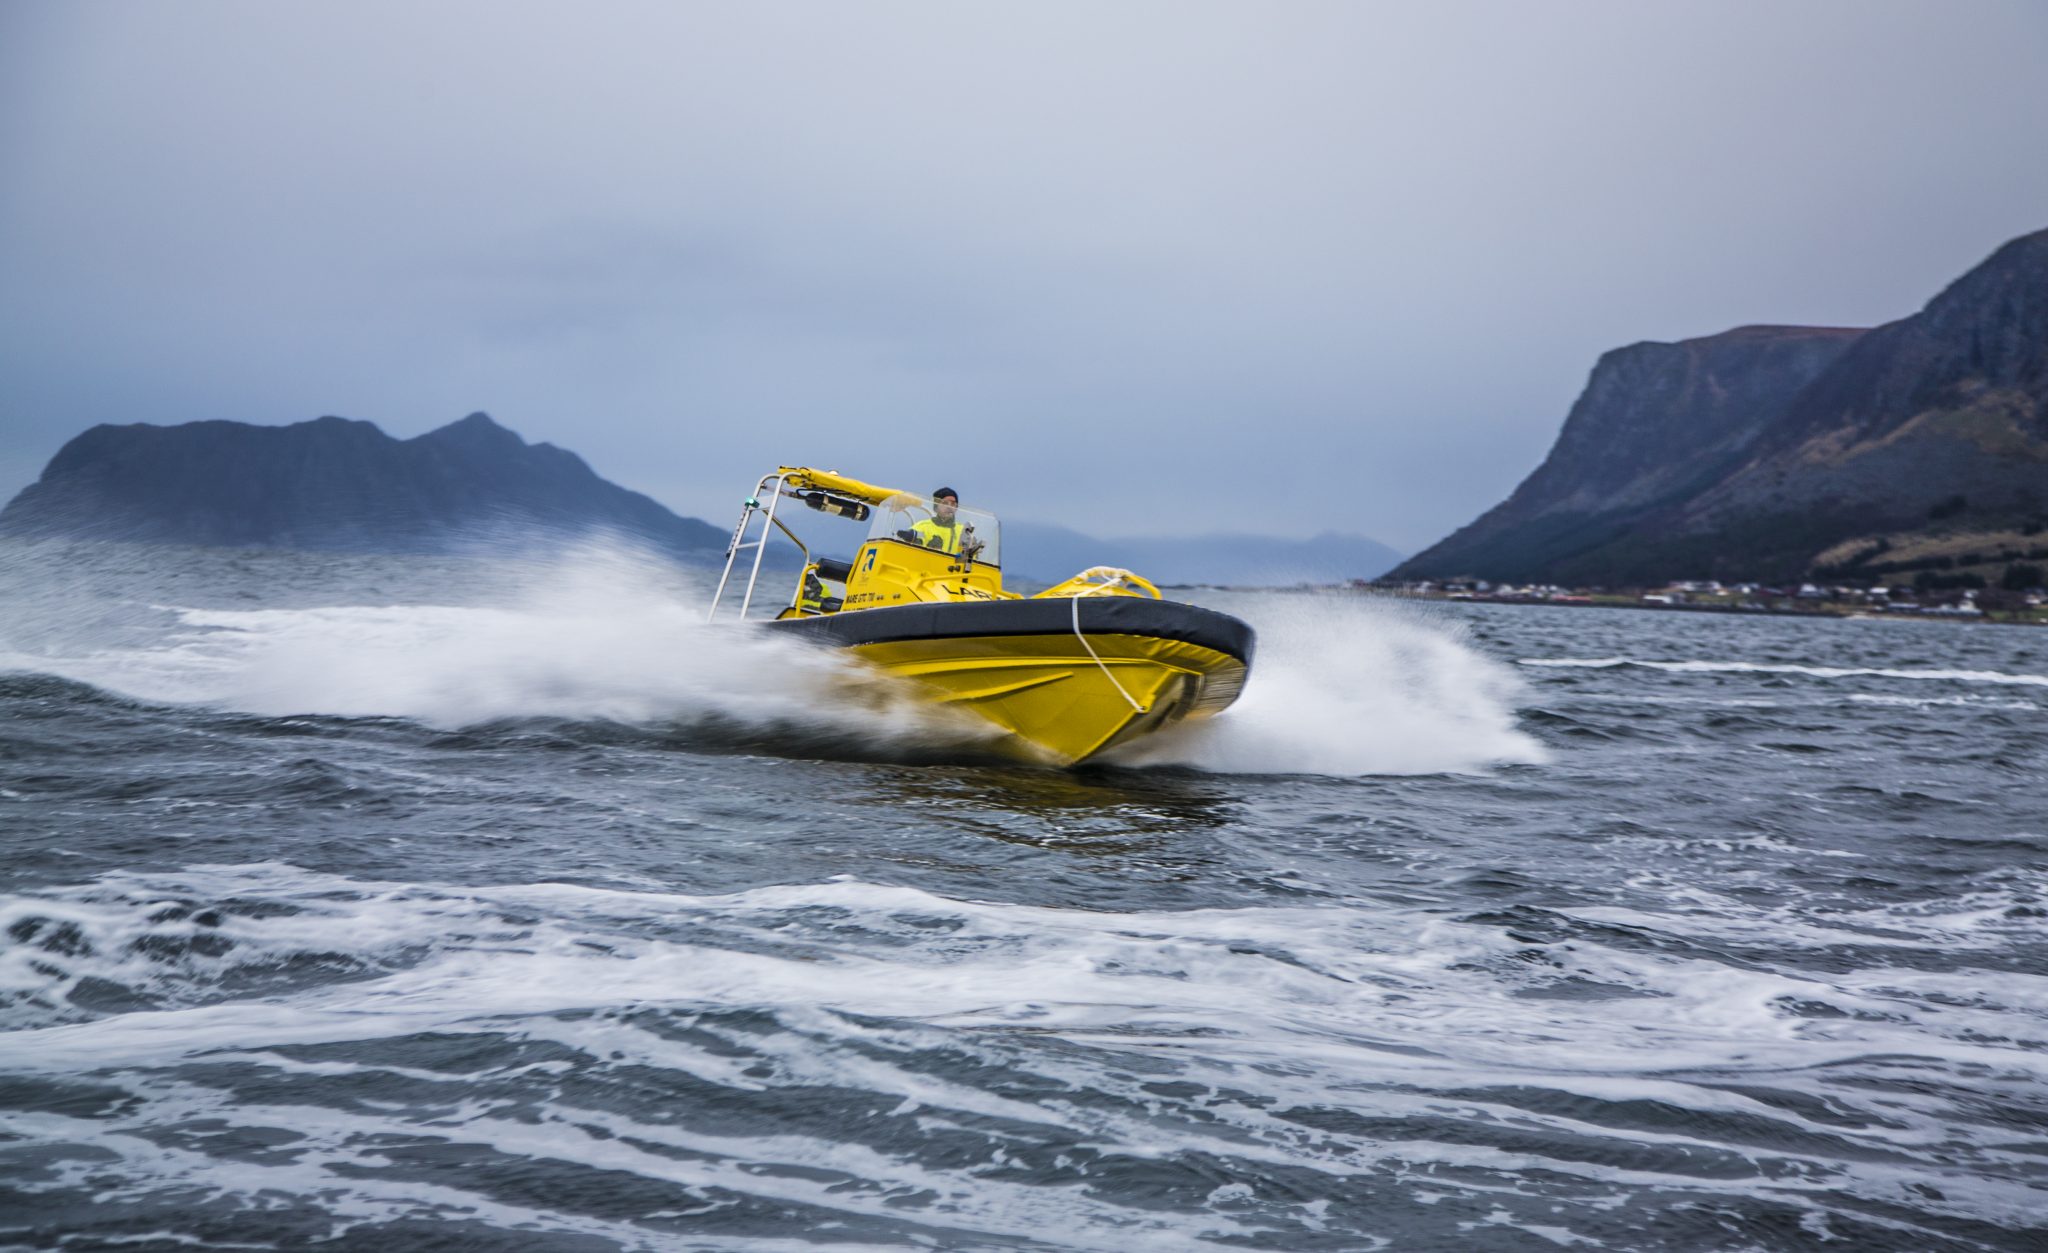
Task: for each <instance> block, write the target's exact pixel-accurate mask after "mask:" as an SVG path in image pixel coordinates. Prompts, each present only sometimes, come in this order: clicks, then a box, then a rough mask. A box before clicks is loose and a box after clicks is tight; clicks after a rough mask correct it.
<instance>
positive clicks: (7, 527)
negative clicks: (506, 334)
mask: <svg viewBox="0 0 2048 1253" xmlns="http://www.w3.org/2000/svg"><path fill="white" fill-rule="evenodd" d="M591 532H612V533H617V534H623V535H626V536H630V537H633V538H635V539H638V540H640V541H643V542H647V543H651V544H653V545H655V546H657V547H659V548H662V549H664V550H667V551H669V552H672V553H675V554H678V555H682V556H686V557H693V558H705V557H717V556H719V555H721V554H723V552H724V550H725V543H726V539H727V535H726V533H725V532H724V531H722V530H719V529H718V528H715V527H712V526H710V525H708V524H706V523H704V522H700V521H698V520H696V519H694V518H682V517H678V516H676V515H675V514H673V513H671V512H669V511H668V510H667V509H665V508H663V507H662V506H661V505H659V504H657V503H655V502H654V501H653V500H651V499H649V498H648V497H646V496H642V495H640V494H639V493H638V492H630V491H627V490H626V489H625V488H622V487H619V486H617V485H616V484H613V483H609V482H607V481H605V480H604V479H601V478H599V477H598V476H597V474H596V473H595V472H593V471H592V470H591V468H590V467H589V466H588V465H586V464H584V462H583V459H582V458H581V457H578V456H577V455H576V454H574V453H572V452H567V451H565V450H563V449H560V448H557V447H555V446H554V445H552V444H528V443H527V442H526V441H525V440H523V439H521V438H520V437H519V436H518V435H516V434H514V433H513V432H511V431H508V430H506V429H505V428H504V427H502V426H499V425H498V424H497V423H496V422H493V421H492V420H491V419H490V417H489V416H488V415H486V414H482V413H472V414H470V415H469V416H468V417H466V418H464V419H462V420H461V421H459V422H454V423H451V424H449V425H448V426H444V427H441V428H440V429H439V430H436V431H431V432H429V433H427V434H425V435H421V436H419V437H417V438H415V439H408V440H399V439H394V438H392V437H391V436H389V435H386V434H385V433H384V432H383V431H381V430H379V429H378V428H377V427H376V426H375V425H374V424H372V423H369V422H358V421H350V420H348V419H346V418H335V417H327V418H319V419H316V420H314V421H311V422H300V423H296V424H294V425H291V426H251V425H248V424H246V423H241V422H218V421H216V422H188V423H185V424H183V425H180V426H152V425H149V424H147V423H136V424H134V425H129V426H95V427H93V428H92V429H91V430H89V431H86V432H85V433H84V434H82V435H79V436H78V437H77V438H76V439H73V440H72V441H71V442H70V443H68V444H66V445H64V447H63V448H62V449H60V450H59V451H58V453H57V455H56V456H55V457H54V458H52V459H51V461H50V464H49V466H48V467H47V468H46V469H44V471H43V475H42V478H41V479H39V480H38V481H37V482H35V483H33V484H31V485H29V486H28V487H27V488H24V489H23V490H22V492H21V493H20V494H19V495H18V496H16V497H15V498H14V499H13V500H12V501H10V502H9V503H8V505H7V507H6V508H5V509H4V510H0V534H10V535H30V536H65V537H71V538H82V539H112V540H131V541H143V542H153V543H169V544H199V545H210V546H220V547H237V548H249V547H262V548H300V549H329V550H333V549H341V550H352V551H363V552H432V551H446V550H449V549H453V548H459V547H465V546H475V545H489V546H502V545H503V544H505V543H507V542H524V541H526V540H529V539H531V538H534V537H536V536H546V537H561V536H566V535H580V534H586V533H591Z"/></svg>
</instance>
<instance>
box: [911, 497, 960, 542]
mask: <svg viewBox="0 0 2048 1253" xmlns="http://www.w3.org/2000/svg"><path fill="white" fill-rule="evenodd" d="M932 515H933V516H931V517H929V518H921V519H919V520H918V521H917V522H916V523H915V524H913V525H912V526H911V528H910V529H911V530H912V531H915V532H916V533H917V538H918V542H919V543H922V544H923V545H924V546H925V547H926V548H936V549H938V550H939V551H940V552H942V553H946V554H948V555H957V554H958V553H959V551H960V538H961V525H960V493H958V492H956V491H954V490H953V489H952V488H950V487H942V488H940V489H939V490H938V491H936V492H933V493H932Z"/></svg>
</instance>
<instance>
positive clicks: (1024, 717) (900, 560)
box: [709, 466, 1253, 764]
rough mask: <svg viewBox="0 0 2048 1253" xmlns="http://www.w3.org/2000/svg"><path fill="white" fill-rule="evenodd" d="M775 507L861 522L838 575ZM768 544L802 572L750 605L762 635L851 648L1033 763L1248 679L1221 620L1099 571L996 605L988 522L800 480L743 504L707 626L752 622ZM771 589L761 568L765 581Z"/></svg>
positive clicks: (1092, 747) (1214, 697)
mask: <svg viewBox="0 0 2048 1253" xmlns="http://www.w3.org/2000/svg"><path fill="white" fill-rule="evenodd" d="M786 501H796V502H799V503H801V504H802V505H804V506H806V507H808V508H810V509H813V510H817V511H818V512H820V513H823V514H828V515H833V516H837V517H840V518H843V519H847V520H848V521H850V522H853V523H866V524H868V525H867V538H866V539H865V540H864V541H862V542H861V544H860V546H859V548H858V549H857V550H855V552H854V555H853V559H852V560H851V561H839V560H834V559H832V558H829V557H823V556H817V555H814V554H813V553H812V552H811V549H810V546H809V545H807V544H805V543H804V541H803V540H802V539H800V538H799V537H798V536H797V533H796V532H795V531H793V530H791V529H790V527H789V526H788V524H787V523H786V522H784V521H783V520H781V519H778V518H777V517H776V516H775V515H776V509H777V507H778V506H780V505H782V504H783V503H784V502H786ZM777 535H780V536H781V537H783V538H785V539H787V540H788V541H789V542H790V543H792V544H794V545H795V546H796V548H797V550H798V551H799V552H800V553H801V554H802V557H803V568H802V570H801V571H800V572H799V573H798V575H797V576H796V578H795V580H794V582H793V583H791V584H789V585H788V592H787V595H786V596H784V595H783V594H781V593H779V592H777V593H774V594H772V595H764V596H762V597H761V599H763V600H767V601H772V602H773V603H772V605H771V606H764V607H765V608H772V609H773V611H774V616H773V618H772V619H768V618H765V617H763V618H760V619H759V620H761V621H763V623H764V625H766V626H768V627H770V628H771V629H773V630H777V631H786V632H788V633H790V634H791V635H793V636H796V637H797V638H801V639H808V640H814V641H816V642H818V643H821V644H831V645H836V646H839V647H842V648H848V649H851V650H852V651H853V652H854V653H855V654H856V655H858V656H859V657H860V658H862V660H864V661H866V662H868V663H869V664H871V665H873V666H876V667H878V668H880V669H882V670H884V671H886V672H888V673H890V674H893V675H897V676H900V677H902V678H904V679H907V680H909V681H911V682H912V683H915V684H917V685H918V686H919V687H920V688H922V689H923V690H924V691H925V693H926V694H928V695H929V696H930V697H931V698H932V699H933V700H936V701H940V702H944V703H947V704H950V705H954V706H956V707H959V708H964V709H971V710H973V711H974V712H975V713H977V714H980V715H981V716H982V717H984V718H986V719H988V720H989V721H990V722H993V723H995V724H996V725H997V726H998V727H1001V728H1002V729H1003V730H1004V731H1006V732H1008V735H1007V736H1006V737H1005V744H1006V745H1007V746H1008V747H1009V748H1011V749H1012V750H1013V751H1014V752H1016V753H1017V754H1018V755H1020V756H1025V757H1028V758H1031V759H1034V760H1039V761H1050V762H1054V763H1059V764H1072V763H1074V762H1079V761H1085V760H1087V759H1088V758H1090V757H1093V756H1095V755H1096V754H1098V753H1101V752H1103V751H1104V750H1106V749H1109V748H1112V747H1114V746H1116V745H1118V744H1122V743H1126V742H1128V741H1130V740H1132V739H1134V738H1136V737H1138V736H1140V735H1145V734H1149V733H1150V732H1153V731H1157V730H1159V729H1160V728H1161V727H1165V726H1169V725H1171V724H1173V723H1175V722H1178V721H1180V720H1182V719H1184V718H1203V717H1208V716H1209V715H1211V714H1214V713H1217V712H1219V711H1221V710H1222V709H1224V708H1226V707H1227V706H1228V705H1229V704H1230V703H1231V702H1232V701H1234V700H1236V699H1237V694H1238V693H1239V692H1240V691H1242V690H1243V689H1244V682H1245V677H1246V675H1247V673H1248V672H1249V670H1250V667H1251V660H1252V644H1253V635H1252V629H1251V628H1250V627H1249V626H1246V625H1245V624H1244V623H1243V622H1240V621H1239V620H1237V619H1236V618H1233V617H1231V616H1230V615H1229V614H1224V613H1217V612H1216V611H1215V610H1213V609H1203V608H1201V607H1200V606H1198V605H1187V604H1181V603H1179V602H1176V601H1170V600H1166V599H1164V598H1163V597H1161V596H1160V594H1159V589H1158V588H1156V587H1154V586H1152V584H1151V583H1150V582H1148V581H1146V580H1145V579H1143V578H1140V577H1139V576H1138V575H1135V574H1132V573H1131V572H1130V571H1128V570H1118V569H1113V568H1110V567H1107V566H1097V567H1095V568H1093V569H1089V570H1083V571H1082V572H1081V573H1079V574H1077V575H1075V576H1074V577H1073V578H1070V579H1068V580H1066V581H1065V582H1063V583H1060V584H1059V585H1057V586H1055V587H1050V588H1047V589H1046V590H1045V591H1043V592H1040V593H1038V594H1037V595H1036V596H1032V597H1029V598H1026V597H1023V596H1020V595H1018V594H1017V593H1015V592H1006V591H1004V590H1003V573H1002V546H1001V543H1000V532H999V528H998V524H997V522H996V519H995V517H994V516H993V515H992V514H989V513H985V512H983V511H981V510H978V509H968V508H964V507H960V506H959V505H958V504H957V502H955V501H951V500H946V499H934V498H933V497H929V496H920V495H917V494H915V493H912V492H900V491H895V490H893V489H891V488H886V487H876V486H874V485H873V484H870V483H863V482H861V481H860V480H858V479H850V478H847V477H846V476H844V475H841V474H837V473H833V472H829V471H823V470H812V469H809V468H806V467H802V466H782V467H779V468H778V469H776V470H775V471H774V473H772V474H765V475H763V476H761V480H760V482H759V483H758V484H756V485H755V488H754V492H753V494H752V495H750V496H749V497H748V498H747V500H746V504H745V506H744V508H743V509H742V510H741V513H740V521H739V525H738V526H737V527H736V528H734V530H733V537H732V544H731V546H730V547H729V548H728V549H727V551H726V559H725V573H724V574H723V575H722V576H721V577H720V578H719V581H718V592H717V594H716V595H715V596H714V597H713V598H712V602H711V612H710V615H709V616H710V617H711V618H712V619H713V620H716V619H717V618H718V617H719V614H720V610H721V608H724V609H725V610H726V611H727V612H728V614H731V613H734V612H736V613H737V616H738V617H740V618H742V619H744V618H747V617H748V616H749V614H750V613H756V612H757V610H756V606H755V604H754V602H755V600H756V593H757V591H759V590H761V587H762V584H763V581H764V580H763V574H762V558H763V556H764V555H765V553H766V550H767V548H768V545H769V542H770V541H771V540H772V539H774V538H775V537H776V536H777ZM749 552H751V553H752V554H753V556H752V558H751V560H747V559H746V558H745V554H747V553H749ZM782 577H783V576H782V575H781V574H780V573H779V572H773V571H772V568H771V578H772V580H773V581H774V582H777V583H780V582H781V580H782ZM735 601H737V604H736V605H735V604H734V602H735Z"/></svg>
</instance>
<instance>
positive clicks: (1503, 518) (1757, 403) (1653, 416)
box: [1394, 326, 1862, 579]
mask: <svg viewBox="0 0 2048 1253" xmlns="http://www.w3.org/2000/svg"><path fill="white" fill-rule="evenodd" d="M1861 334H1862V332H1860V331H1855V330H1839V329H1818V328H1812V327H1793V326H1746V327H1741V328H1739V329H1736V330H1732V331H1728V332H1726V333H1725V334H1721V335H1712V336H1707V337H1705V338H1701V339H1688V340H1683V341H1681V342H1679V343H1675V344H1664V343H1641V344H1634V345H1631V346H1629V347H1627V348H1617V349H1615V350H1614V351H1612V352H1609V353H1607V354H1605V355H1604V356H1602V357H1601V358H1600V361H1599V363H1598V364H1597V365H1595V366H1594V367H1593V374H1592V377H1591V378H1590V379H1589V380H1588V381H1587V383H1586V390H1585V391H1584V392H1582V393H1581V394H1580V396H1579V399H1578V401H1577V402H1576V403H1575V404H1573V405H1572V410H1571V413H1570V415H1569V416H1568V417H1566V419H1565V424H1564V430H1563V431H1562V432H1561V433H1560V434H1559V435H1558V439H1557V443H1556V445H1555V446H1554V447H1552V448H1551V450H1550V455H1549V456H1548V457H1546V458H1545V459H1544V461H1543V464H1542V465H1541V466H1539V467H1537V469H1536V472H1535V473H1533V474H1531V475H1530V476H1529V477H1528V478H1527V479H1525V480H1523V482H1522V485H1521V486H1520V487H1517V488H1516V489H1515V491H1514V494H1513V495H1511V496H1509V497H1508V499H1507V500H1506V501H1505V502H1503V503H1502V504H1500V505H1497V506H1495V507H1494V508H1493V509H1492V510H1490V511H1489V512H1488V513H1486V514H1485V515H1484V516H1482V517H1481V518H1480V519H1479V520H1478V521H1476V522H1473V523H1472V524H1470V525H1469V526H1466V527H1465V528H1463V529H1462V530H1460V531H1458V532H1457V533H1455V534H1453V535H1452V536H1451V537H1450V538H1448V539H1446V540H1443V541H1441V542H1440V543H1438V544H1436V545H1435V546H1434V547H1431V548H1429V549H1427V550H1425V551H1423V552H1422V553H1419V554H1417V555H1416V556H1415V557H1413V558H1411V559H1410V560H1409V561H1407V562H1405V563H1403V564H1402V565H1401V566H1400V567H1399V568H1398V569H1397V570H1395V572H1394V573H1395V575H1396V576H1397V577H1403V578H1410V577H1416V578H1419V577H1428V576H1443V575H1454V574H1473V575H1477V576H1479V577H1481V578H1491V579H1528V578H1536V577H1543V576H1542V573H1541V572H1544V571H1548V570H1551V569H1553V568H1556V567H1560V566H1561V565H1563V564H1565V563H1570V562H1573V561H1574V560H1575V559H1577V558H1579V557H1581V556H1583V555H1585V554H1587V553H1589V552H1594V551H1597V550H1599V549H1601V548H1602V547H1604V546H1606V545H1608V544H1610V543H1612V542H1613V541H1614V540H1615V539H1616V538H1618V537H1621V536H1625V535H1627V534H1628V533H1629V532H1630V530H1631V529H1632V528H1633V527H1635V526H1636V525H1638V524H1640V523H1642V522H1643V521H1645V520H1646V519H1649V518H1652V517H1653V516H1654V515H1655V514H1656V513H1657V512H1658V511H1659V510H1660V509H1663V508H1667V507H1669V506H1671V505H1673V504H1674V503H1677V502H1679V501H1682V500H1684V499H1686V498H1687V497H1689V496H1691V495H1693V494H1695V493H1697V492H1699V491H1700V490H1701V489H1702V488H1703V487H1705V486H1707V485H1709V484H1712V483H1714V482H1716V481H1718V480H1720V479H1722V478H1724V477H1726V476H1727V475H1728V474H1730V473H1731V472H1733V471H1734V470H1736V469H1737V468H1739V467H1740V466H1741V465H1742V464H1743V461H1744V459H1745V458H1746V457H1748V456H1749V455H1750V453H1751V452H1752V450H1753V449H1754V448H1755V447H1756V445H1757V444H1758V442H1759V441H1760V440H1761V439H1762V438H1763V437H1764V436H1765V434H1766V433H1767V432H1769V431H1770V430H1771V429H1772V428H1773V426H1774V425H1775V424H1777V423H1778V422H1779V421H1780V420H1781V419H1782V418H1783V416H1784V413H1785V411H1786V409H1787V408H1788V407H1789V406H1790V404H1791V402H1792V401H1793V399H1794V398H1795V397H1797V396H1798V395H1799V393H1800V391H1801V390H1802V389H1803V388H1805V387H1806V386H1807V385H1808V384H1809V383H1811V382H1812V381H1813V380H1814V379H1815V378H1817V377H1818V376H1819V375H1820V374H1821V373H1822V372H1823V371H1825V370H1826V369H1827V368H1828V367H1829V366H1830V365H1833V364H1834V363H1835V362H1836V361H1837V360H1838V359H1840V357H1841V356H1842V354H1843V353H1844V351H1846V350H1847V349H1848V348H1849V346H1850V345H1851V344H1853V343H1854V342H1855V341H1856V339H1857V337H1858V336H1859V335H1861Z"/></svg>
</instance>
